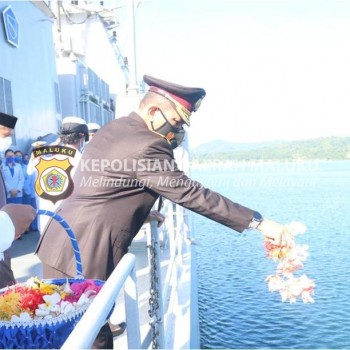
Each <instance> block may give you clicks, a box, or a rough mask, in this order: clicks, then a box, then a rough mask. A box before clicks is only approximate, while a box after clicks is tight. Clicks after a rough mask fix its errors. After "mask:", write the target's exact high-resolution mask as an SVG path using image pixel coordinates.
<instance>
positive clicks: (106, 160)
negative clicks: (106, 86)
mask: <svg viewBox="0 0 350 350" xmlns="http://www.w3.org/2000/svg"><path fill="white" fill-rule="evenodd" d="M159 195H162V196H164V197H165V198H167V199H169V200H171V201H173V202H175V203H177V204H179V205H181V206H183V207H185V208H188V209H190V210H192V211H194V212H196V213H199V214H201V215H204V216H206V217H208V218H210V219H212V220H214V221H216V222H219V223H221V224H223V225H225V226H228V227H230V228H232V229H234V230H236V231H239V232H241V231H243V230H244V229H245V228H247V226H248V225H249V222H250V220H251V218H252V216H253V211H252V210H251V209H248V208H246V207H243V206H241V205H239V204H236V203H233V202H232V201H230V200H229V199H227V198H225V197H224V196H222V195H220V194H218V193H216V192H214V191H211V190H209V189H207V188H205V187H203V186H202V185H200V184H199V183H196V182H194V181H192V180H191V179H189V178H188V177H187V176H186V175H185V174H184V173H183V172H182V171H180V170H179V169H178V168H177V167H176V164H175V162H174V155H173V151H172V149H171V147H170V145H169V144H168V142H167V141H166V140H165V139H163V138H162V137H160V136H159V135H157V134H155V133H154V132H151V131H150V130H149V129H148V128H147V126H146V124H145V122H144V121H143V119H142V118H141V117H140V116H139V115H137V114H136V113H131V114H130V115H129V116H128V117H124V118H120V119H116V120H114V121H112V122H110V123H109V124H107V125H105V126H104V127H102V128H101V129H100V130H99V131H98V132H97V133H96V135H95V136H94V138H93V139H92V140H91V141H90V143H89V144H88V146H87V147H86V149H85V151H84V154H83V156H82V159H81V161H80V164H79V165H78V169H77V170H76V172H75V175H74V191H73V193H72V195H71V196H70V197H69V198H67V199H65V200H64V201H63V202H62V204H61V205H60V206H59V208H58V209H57V212H58V213H59V214H60V215H61V216H62V217H63V218H64V219H65V220H66V221H67V222H68V223H69V225H70V226H71V228H72V230H73V232H74V233H75V236H76V238H77V241H78V245H79V248H80V250H81V256H82V265H83V275H84V277H86V278H98V279H102V280H105V279H107V278H108V277H109V275H110V274H111V273H112V271H113V269H114V268H115V266H116V265H117V263H118V262H119V260H120V259H121V258H122V256H123V255H124V254H125V253H126V252H127V249H128V247H129V245H130V243H131V241H132V239H133V238H134V236H135V235H136V234H137V232H138V231H139V229H140V228H141V226H142V225H143V223H144V221H145V219H146V218H147V216H148V214H149V212H150V210H151V208H152V206H153V204H154V202H155V201H156V199H157V198H158V197H159ZM37 253H38V256H39V258H40V259H41V260H42V261H43V262H44V263H45V264H47V265H49V266H51V267H54V268H56V269H57V270H59V271H62V272H63V273H65V274H68V275H70V276H75V273H76V271H75V260H74V257H73V251H72V247H71V243H70V241H69V239H68V236H67V234H66V233H65V232H64V231H63V230H62V229H61V227H60V226H59V224H57V223H56V222H54V221H53V220H52V221H51V222H50V224H49V225H48V226H47V229H46V230H45V232H44V233H43V236H42V238H41V240H40V242H39V244H38V247H37Z"/></svg>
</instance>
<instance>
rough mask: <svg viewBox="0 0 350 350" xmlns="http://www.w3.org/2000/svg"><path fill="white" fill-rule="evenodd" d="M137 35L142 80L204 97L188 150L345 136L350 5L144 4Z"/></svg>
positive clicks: (348, 130)
mask: <svg viewBox="0 0 350 350" xmlns="http://www.w3.org/2000/svg"><path fill="white" fill-rule="evenodd" d="M136 35H137V36H136V37H137V41H136V43H137V58H138V60H137V66H138V75H139V78H140V79H141V78H142V75H143V74H151V75H154V76H157V77H159V78H162V79H165V80H170V81H173V82H176V83H180V84H184V85H191V86H200V87H204V88H205V89H206V91H207V96H206V98H205V100H204V101H203V103H202V106H201V108H200V110H199V111H198V112H197V113H195V114H193V117H192V125H191V128H190V130H189V133H190V146H192V147H194V146H196V145H198V144H200V143H203V142H206V141H209V140H213V139H224V140H228V141H232V142H260V141H269V140H280V139H288V140H295V139H305V138H315V137H319V136H332V135H337V136H350V1H336V0H329V1H322V0H317V1H306V0H304V1H302V0H291V1H288V0H275V1H265V0H260V1H251V0H242V1H238V0H201V1H197V0H187V1H185V0H143V1H142V2H141V3H140V4H139V6H138V7H137V10H136ZM124 40H128V38H127V36H124Z"/></svg>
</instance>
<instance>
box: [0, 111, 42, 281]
mask: <svg viewBox="0 0 350 350" xmlns="http://www.w3.org/2000/svg"><path fill="white" fill-rule="evenodd" d="M16 122H17V118H16V117H14V116H11V115H8V114H5V113H2V112H0V151H3V150H6V149H8V148H9V147H10V145H11V143H12V138H11V135H12V131H13V129H14V128H15V125H16ZM0 208H1V210H0V228H1V234H0V288H4V287H6V286H8V285H11V284H14V283H15V279H14V276H13V272H12V270H11V259H10V256H9V252H8V251H7V250H6V249H8V248H9V247H10V246H11V244H12V241H13V240H14V239H17V238H18V237H19V236H20V235H21V234H22V233H23V232H24V231H25V230H26V229H27V228H28V227H29V225H30V223H31V222H32V221H33V220H34V218H35V215H36V213H35V210H34V209H33V208H32V207H31V206H30V205H21V204H7V205H6V189H5V184H4V180H3V178H2V174H1V172H0Z"/></svg>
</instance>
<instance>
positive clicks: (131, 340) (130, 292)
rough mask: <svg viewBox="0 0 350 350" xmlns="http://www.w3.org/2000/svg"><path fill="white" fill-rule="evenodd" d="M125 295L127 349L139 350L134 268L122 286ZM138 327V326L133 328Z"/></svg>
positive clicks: (138, 322)
mask: <svg viewBox="0 0 350 350" xmlns="http://www.w3.org/2000/svg"><path fill="white" fill-rule="evenodd" d="M124 294H125V313H126V319H127V324H128V326H127V327H126V331H127V335H128V337H127V338H128V348H129V349H139V348H140V344H141V336H140V327H139V325H140V320H139V305H138V296H137V285H136V267H135V266H134V268H133V269H132V271H131V273H130V275H129V276H128V277H127V279H126V281H125V286H124ZM135 325H138V326H135Z"/></svg>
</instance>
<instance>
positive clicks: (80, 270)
mask: <svg viewBox="0 0 350 350" xmlns="http://www.w3.org/2000/svg"><path fill="white" fill-rule="evenodd" d="M37 215H47V216H51V217H52V218H53V219H55V220H56V221H57V222H58V223H59V224H60V225H61V226H62V227H63V228H64V229H65V230H66V232H67V234H68V236H69V238H70V241H71V243H72V247H73V250H74V256H75V264H76V269H77V275H78V276H82V275H83V267H82V264H81V257H80V250H79V246H78V242H77V240H76V238H75V235H74V233H73V231H72V229H71V228H70V226H69V225H68V223H67V222H66V221H65V220H64V219H63V218H62V216H60V215H58V214H56V213H54V212H52V211H49V210H43V209H38V210H37Z"/></svg>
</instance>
